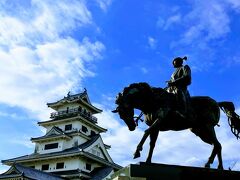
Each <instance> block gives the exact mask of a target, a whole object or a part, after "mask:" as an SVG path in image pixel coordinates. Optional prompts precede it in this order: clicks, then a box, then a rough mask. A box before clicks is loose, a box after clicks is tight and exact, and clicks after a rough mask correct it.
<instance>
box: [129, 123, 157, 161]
mask: <svg viewBox="0 0 240 180" xmlns="http://www.w3.org/2000/svg"><path fill="white" fill-rule="evenodd" d="M159 123H160V119H156V120H155V122H154V123H153V124H152V125H151V126H150V127H149V128H148V129H146V130H145V131H144V135H143V137H142V139H141V141H140V142H139V144H138V145H137V149H136V151H135V153H134V155H133V159H136V158H138V157H140V156H141V155H140V151H142V149H143V148H142V147H143V144H144V143H145V141H146V139H147V137H148V136H149V134H150V133H152V132H153V131H155V130H157V129H158V126H159Z"/></svg>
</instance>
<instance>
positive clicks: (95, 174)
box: [91, 167, 113, 180]
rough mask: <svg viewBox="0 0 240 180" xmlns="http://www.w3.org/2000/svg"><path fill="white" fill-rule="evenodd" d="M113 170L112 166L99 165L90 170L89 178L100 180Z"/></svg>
mask: <svg viewBox="0 0 240 180" xmlns="http://www.w3.org/2000/svg"><path fill="white" fill-rule="evenodd" d="M112 171H113V168H112V167H99V168H95V169H94V170H93V171H92V172H91V180H102V179H104V178H105V177H107V176H108V175H109V174H110V173H111V172H112Z"/></svg>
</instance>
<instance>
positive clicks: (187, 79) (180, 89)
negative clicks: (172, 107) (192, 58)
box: [167, 56, 192, 118]
mask: <svg viewBox="0 0 240 180" xmlns="http://www.w3.org/2000/svg"><path fill="white" fill-rule="evenodd" d="M183 60H187V57H186V56H185V57H184V58H181V57H177V58H175V59H174V60H173V62H172V63H173V67H174V68H175V71H174V72H173V74H172V75H171V79H170V80H169V81H167V84H168V88H167V91H168V92H170V93H173V94H175V96H176V98H177V105H176V111H175V113H176V115H178V116H180V117H182V118H187V115H191V114H192V113H189V112H190V111H191V109H190V95H189V92H188V89H187V87H188V86H189V85H190V84H191V80H192V77H191V69H190V67H189V66H188V65H184V66H183Z"/></svg>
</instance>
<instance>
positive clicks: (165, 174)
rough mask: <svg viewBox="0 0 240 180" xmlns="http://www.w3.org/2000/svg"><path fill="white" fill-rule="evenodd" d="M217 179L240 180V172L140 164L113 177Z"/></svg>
mask: <svg viewBox="0 0 240 180" xmlns="http://www.w3.org/2000/svg"><path fill="white" fill-rule="evenodd" d="M217 178H218V179H240V172H239V171H230V170H218V169H209V168H200V167H188V166H178V165H167V164H155V163H151V164H146V163H143V162H140V163H138V164H130V165H128V166H126V167H124V168H122V169H120V170H119V171H117V172H116V173H114V174H113V175H112V177H111V179H113V180H129V179H131V180H160V179H163V180H193V179H194V180H197V179H201V180H204V179H217Z"/></svg>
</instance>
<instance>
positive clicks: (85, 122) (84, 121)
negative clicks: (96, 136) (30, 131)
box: [38, 115, 107, 132]
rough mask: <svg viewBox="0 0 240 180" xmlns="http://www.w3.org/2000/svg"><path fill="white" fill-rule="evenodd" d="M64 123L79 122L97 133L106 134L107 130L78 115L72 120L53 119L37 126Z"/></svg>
mask: <svg viewBox="0 0 240 180" xmlns="http://www.w3.org/2000/svg"><path fill="white" fill-rule="evenodd" d="M66 121H69V122H70V121H81V122H83V123H84V124H86V125H88V126H92V127H93V128H94V129H97V130H98V131H99V132H106V131H107V129H105V128H103V127H100V126H98V125H97V124H96V123H93V122H92V121H89V120H88V119H85V118H83V117H82V116H80V115H78V116H75V117H72V118H68V119H53V120H48V121H41V122H38V125H39V126H43V127H45V126H48V125H56V124H59V123H62V122H66Z"/></svg>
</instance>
